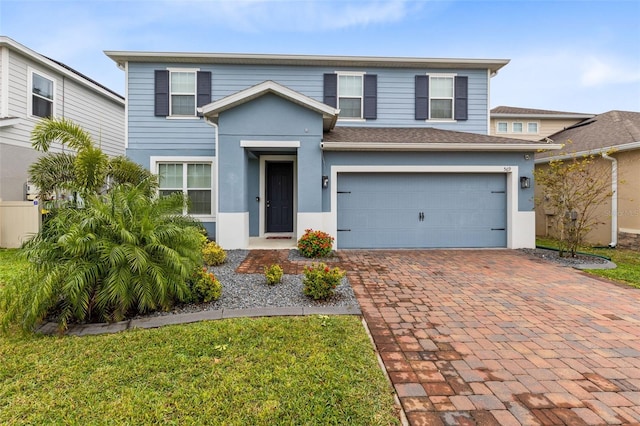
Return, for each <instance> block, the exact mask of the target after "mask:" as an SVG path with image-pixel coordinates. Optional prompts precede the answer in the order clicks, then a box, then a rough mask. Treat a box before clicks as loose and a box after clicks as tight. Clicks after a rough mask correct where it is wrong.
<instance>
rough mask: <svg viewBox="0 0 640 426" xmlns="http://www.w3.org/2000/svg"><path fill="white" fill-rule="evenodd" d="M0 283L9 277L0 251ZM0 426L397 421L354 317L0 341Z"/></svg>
mask: <svg viewBox="0 0 640 426" xmlns="http://www.w3.org/2000/svg"><path fill="white" fill-rule="evenodd" d="M0 261H1V263H0V280H6V279H10V278H11V277H12V276H15V275H16V274H19V273H20V270H21V269H20V268H21V266H20V265H21V263H20V262H21V261H20V260H19V259H17V257H16V256H15V252H13V253H12V252H11V251H4V250H3V251H0ZM0 359H1V360H2V362H0V424H88V425H92V424H107V423H108V424H202V425H206V424H215V425H248V424H251V425H280V424H286V425H289V424H296V425H315V424H350V425H389V424H398V423H399V422H398V418H397V415H396V412H395V408H394V402H393V394H392V390H391V387H390V385H389V383H388V382H387V380H386V378H385V377H384V375H383V373H382V371H381V370H380V368H379V366H378V364H377V361H376V357H375V353H374V351H373V348H372V346H371V343H370V341H369V337H368V336H367V335H366V333H365V331H364V329H363V327H362V324H361V322H360V319H359V318H358V317H355V316H332V317H329V316H319V315H317V316H309V317H283V318H241V319H233V320H222V321H210V322H201V323H195V324H188V325H179V326H171V327H163V328H159V329H153V330H130V331H126V332H123V333H117V334H110V335H101V336H88V337H70V336H55V337H52V336H40V335H24V334H21V333H19V332H9V334H7V335H0Z"/></svg>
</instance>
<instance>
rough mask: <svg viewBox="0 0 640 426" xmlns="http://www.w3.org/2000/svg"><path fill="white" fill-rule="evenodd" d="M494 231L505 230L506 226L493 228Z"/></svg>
mask: <svg viewBox="0 0 640 426" xmlns="http://www.w3.org/2000/svg"><path fill="white" fill-rule="evenodd" d="M491 230H492V231H505V230H506V228H491Z"/></svg>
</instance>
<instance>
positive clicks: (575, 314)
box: [340, 250, 640, 425]
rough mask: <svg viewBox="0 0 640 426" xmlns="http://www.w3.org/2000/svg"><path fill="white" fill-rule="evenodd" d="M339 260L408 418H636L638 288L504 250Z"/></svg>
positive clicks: (530, 421)
mask: <svg viewBox="0 0 640 426" xmlns="http://www.w3.org/2000/svg"><path fill="white" fill-rule="evenodd" d="M340 258H341V261H342V263H343V266H344V267H345V268H346V269H347V270H348V271H349V272H348V276H349V280H350V282H351V284H352V286H353V289H354V291H355V293H356V295H357V297H358V301H359V302H360V305H361V308H362V312H363V315H364V317H365V319H366V321H367V323H368V325H369V328H370V330H371V333H372V335H373V339H374V341H375V344H376V346H377V349H378V351H379V353H380V356H381V357H382V360H383V361H384V364H385V367H386V369H387V372H388V374H389V377H390V379H391V381H392V383H393V385H394V387H395V390H396V392H397V395H398V397H399V399H400V401H401V403H402V406H403V408H404V410H405V412H406V414H407V418H408V419H409V422H410V423H411V424H412V425H439V424H469V425H473V424H479V425H480V424H481V425H491V424H504V425H518V424H524V425H538V424H543V425H561V424H569V425H581V424H634V423H635V424H638V423H640V290H637V289H633V288H630V287H623V286H618V285H615V284H612V283H608V282H604V281H601V280H598V279H596V278H591V277H588V276H586V275H584V274H582V273H580V272H578V271H576V270H574V269H570V268H566V267H561V266H556V265H554V264H551V263H548V262H545V261H543V260H539V259H536V258H532V257H529V256H527V255H526V254H523V253H521V252H518V251H510V250H417V251H416V250H410V251H409V250H407V251H349V250H345V251H341V252H340Z"/></svg>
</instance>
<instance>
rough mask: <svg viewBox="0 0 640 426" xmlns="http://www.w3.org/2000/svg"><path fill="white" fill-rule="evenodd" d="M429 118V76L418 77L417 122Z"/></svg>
mask: <svg viewBox="0 0 640 426" xmlns="http://www.w3.org/2000/svg"><path fill="white" fill-rule="evenodd" d="M428 118H429V76H428V75H416V120H426V119H428Z"/></svg>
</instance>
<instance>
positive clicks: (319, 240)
mask: <svg viewBox="0 0 640 426" xmlns="http://www.w3.org/2000/svg"><path fill="white" fill-rule="evenodd" d="M333 240H334V238H333V237H332V236H331V235H329V234H327V233H326V232H323V231H314V230H313V229H306V230H305V231H304V235H303V236H302V237H300V239H299V240H298V251H299V252H300V254H301V255H302V256H304V257H309V258H312V257H327V256H329V255H330V254H331V249H332V247H333Z"/></svg>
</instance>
